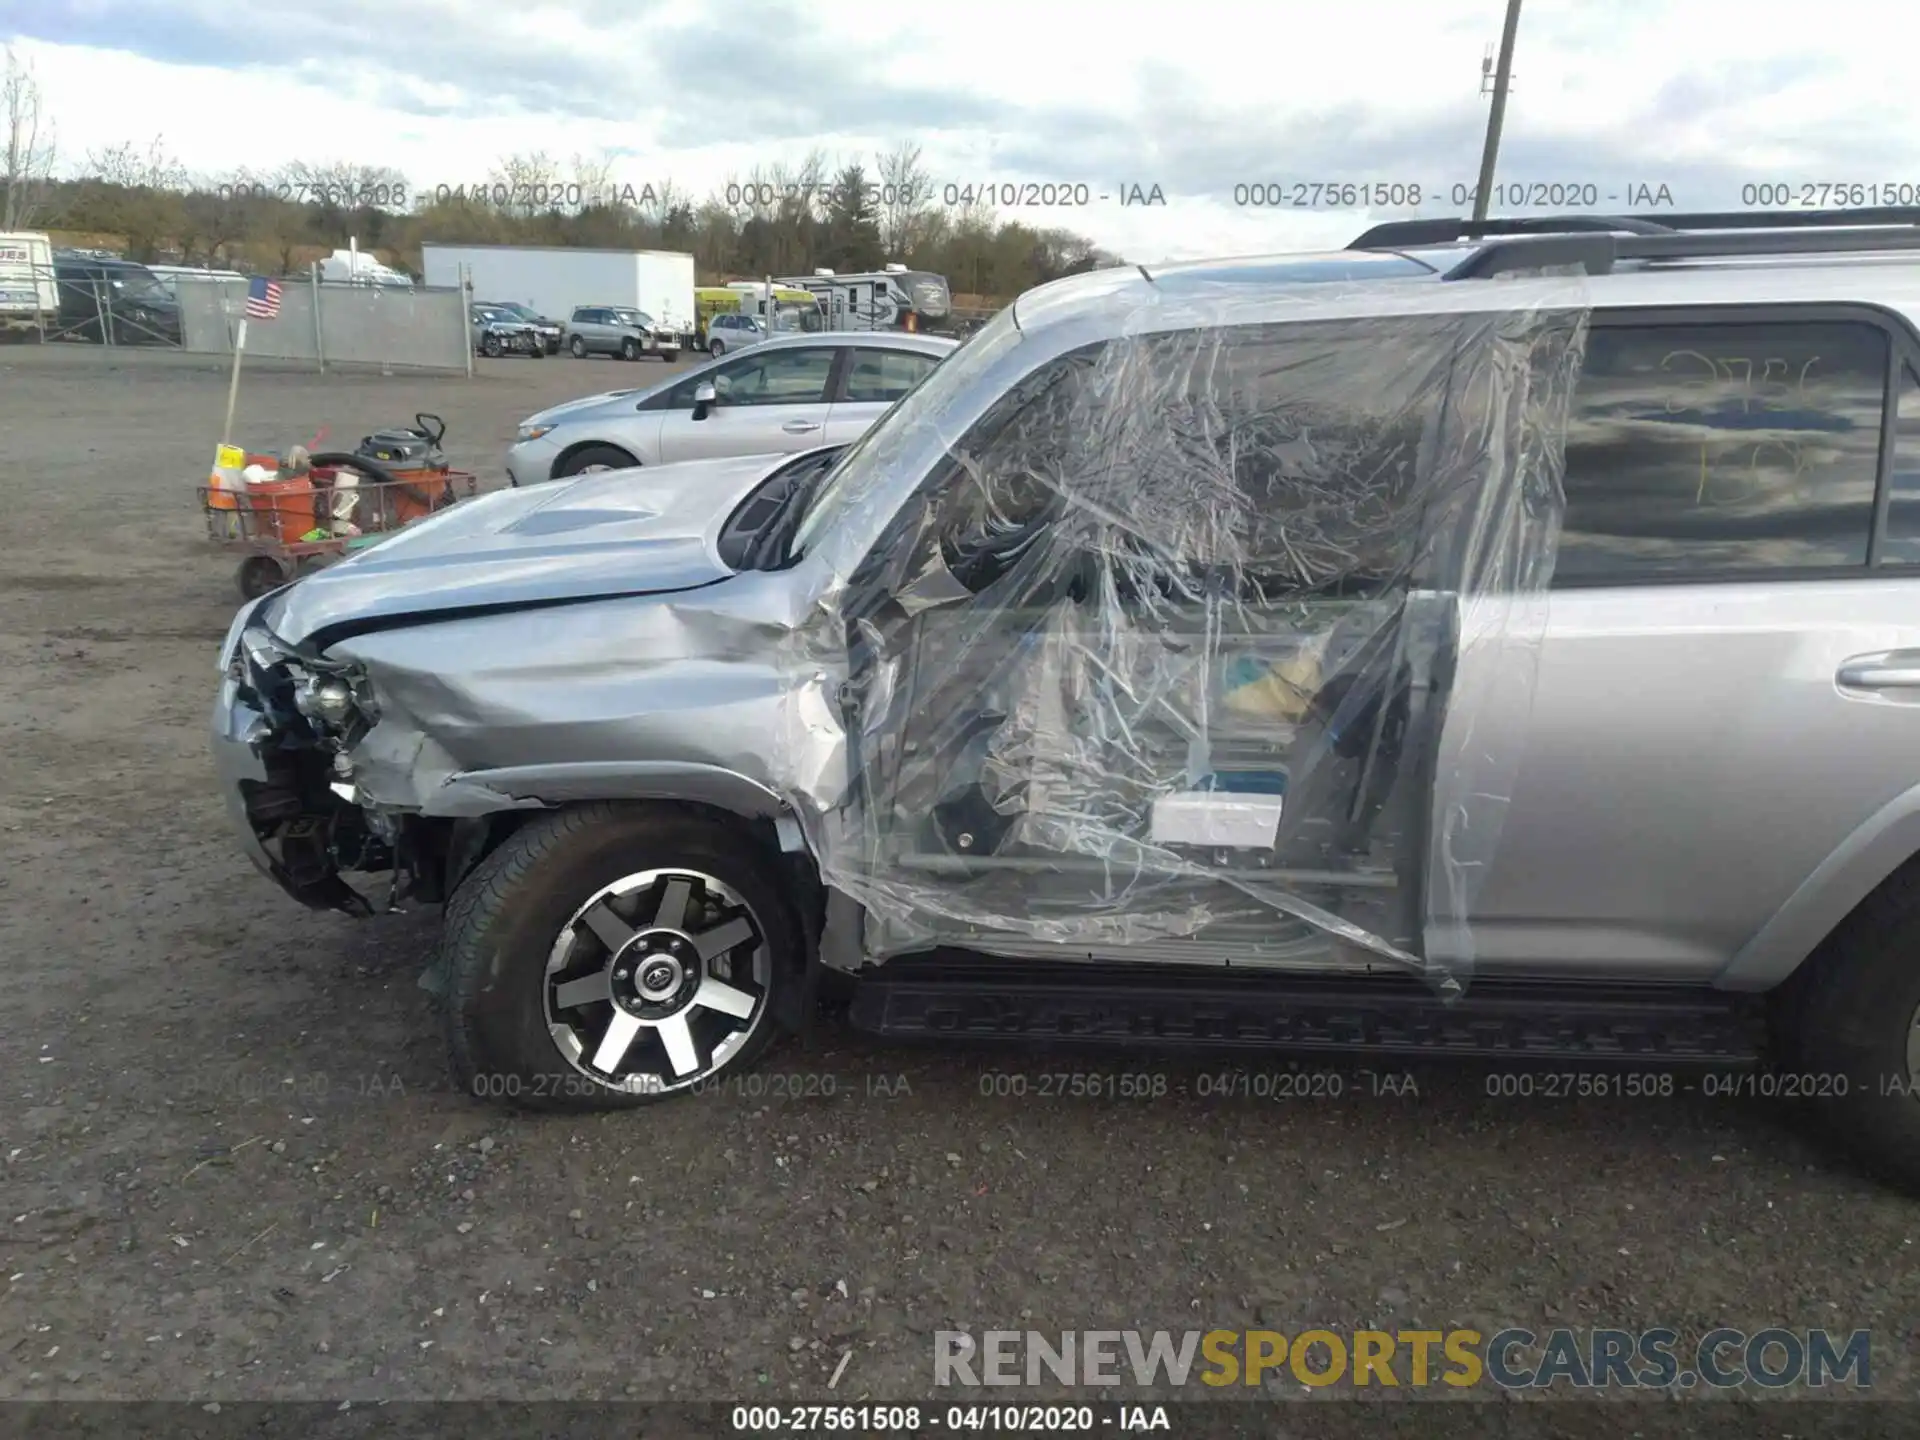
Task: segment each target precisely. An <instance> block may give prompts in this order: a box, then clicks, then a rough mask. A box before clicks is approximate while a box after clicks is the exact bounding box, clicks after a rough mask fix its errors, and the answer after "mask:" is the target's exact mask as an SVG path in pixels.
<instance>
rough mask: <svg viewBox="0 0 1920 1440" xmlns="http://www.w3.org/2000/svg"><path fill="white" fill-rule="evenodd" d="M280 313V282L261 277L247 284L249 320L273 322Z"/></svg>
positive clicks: (256, 277)
mask: <svg viewBox="0 0 1920 1440" xmlns="http://www.w3.org/2000/svg"><path fill="white" fill-rule="evenodd" d="M279 313H280V282H279V281H278V280H263V279H261V278H260V277H259V276H257V275H256V276H255V277H254V278H253V279H251V280H249V281H248V282H247V319H249V320H271V319H273V317H274V316H276V315H278V314H279Z"/></svg>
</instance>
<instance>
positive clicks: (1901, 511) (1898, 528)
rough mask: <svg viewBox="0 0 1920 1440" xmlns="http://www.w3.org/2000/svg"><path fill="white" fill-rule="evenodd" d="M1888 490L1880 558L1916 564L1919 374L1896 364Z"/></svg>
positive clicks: (1919, 558)
mask: <svg viewBox="0 0 1920 1440" xmlns="http://www.w3.org/2000/svg"><path fill="white" fill-rule="evenodd" d="M1893 423H1894V441H1893V473H1892V474H1891V475H1890V476H1889V477H1888V479H1887V488H1888V489H1889V490H1890V491H1891V492H1892V493H1891V495H1890V496H1889V497H1888V502H1887V536H1886V541H1885V543H1884V544H1883V545H1882V546H1881V548H1880V559H1881V561H1882V563H1884V564H1888V565H1920V375H1915V374H1914V373H1913V367H1912V366H1911V365H1903V366H1901V367H1900V408H1899V410H1898V411H1897V412H1896V414H1895V415H1894V422H1893Z"/></svg>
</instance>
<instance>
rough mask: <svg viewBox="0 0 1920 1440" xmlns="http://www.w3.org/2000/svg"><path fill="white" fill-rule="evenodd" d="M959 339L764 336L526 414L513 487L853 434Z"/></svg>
mask: <svg viewBox="0 0 1920 1440" xmlns="http://www.w3.org/2000/svg"><path fill="white" fill-rule="evenodd" d="M955 348H956V343H955V342H954V341H952V340H949V339H946V338H945V337H943V336H937V335H911V334H886V333H881V334H854V333H842V334H836V335H792V336H786V335H783V336H779V337H776V338H775V339H772V340H764V341H762V342H760V343H759V344H757V345H755V346H754V347H753V349H751V350H750V351H748V352H747V353H746V354H744V355H721V356H719V357H717V358H715V359H712V360H709V361H707V362H706V363H705V364H703V365H698V366H695V367H694V368H693V369H691V370H683V371H680V372H678V373H677V374H675V375H673V376H671V377H670V378H668V379H666V380H663V381H661V382H660V383H659V384H657V385H653V386H649V387H648V388H646V389H643V390H615V391H610V392H608V393H606V394H602V395H589V396H587V397H586V398H584V399H581V400H574V401H570V402H568V403H567V404H564V405H556V406H554V407H553V408H552V409H549V410H543V411H541V412H540V413H539V414H538V415H530V416H528V417H527V418H526V419H525V420H523V421H522V422H521V423H520V427H519V432H518V436H519V438H518V441H517V443H516V444H515V445H514V447H513V448H512V449H511V450H509V451H508V452H507V473H508V475H509V476H510V477H511V479H512V481H513V483H514V484H515V485H537V484H539V483H541V482H542V481H545V480H559V479H563V478H565V477H567V476H570V475H583V474H585V473H587V472H588V471H592V470H621V469H627V468H629V467H632V466H636V465H669V464H673V463H674V462H676V461H680V460H705V459H716V458H721V457H725V456H730V455H779V454H790V453H793V452H795V451H799V450H810V449H812V448H814V447H815V446H819V445H846V444H850V443H852V442H853V441H854V440H857V439H858V438H859V437H860V436H861V435H862V434H864V433H865V432H866V430H867V427H868V426H870V425H872V424H873V422H874V421H876V420H878V419H879V418H880V417H881V416H882V415H883V414H885V413H886V411H887V409H888V407H889V406H891V405H892V404H893V403H894V401H896V400H898V399H899V398H900V397H901V396H902V395H904V394H906V393H907V391H909V390H911V389H912V388H913V387H914V386H915V385H917V384H919V383H920V381H921V380H922V379H923V378H924V377H925V376H926V375H927V374H928V373H929V372H930V371H932V369H933V368H934V367H935V366H936V365H938V364H939V363H940V361H941V360H942V359H944V358H945V357H946V356H947V355H949V354H951V353H952V352H953V350H954V349H955Z"/></svg>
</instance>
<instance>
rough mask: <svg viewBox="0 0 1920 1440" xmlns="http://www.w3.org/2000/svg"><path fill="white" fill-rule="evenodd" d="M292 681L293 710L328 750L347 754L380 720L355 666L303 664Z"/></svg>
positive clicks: (369, 692) (364, 678) (367, 688)
mask: <svg viewBox="0 0 1920 1440" xmlns="http://www.w3.org/2000/svg"><path fill="white" fill-rule="evenodd" d="M301 668H302V672H303V673H301V675H300V676H299V678H298V679H296V680H295V682H294V687H293V708H294V709H295V710H297V711H299V712H300V714H302V715H304V716H305V717H306V719H307V722H308V724H309V725H311V726H312V727H313V730H314V732H315V734H316V736H317V738H319V740H320V741H321V743H322V744H323V745H325V746H327V748H329V749H333V750H337V751H346V750H348V749H351V748H352V747H353V746H354V745H356V744H358V743H359V741H360V739H361V737H362V736H364V735H365V734H366V733H367V731H368V730H370V729H372V728H373V722H374V721H375V720H376V719H377V718H379V717H378V713H377V711H376V710H375V708H374V704H373V693H372V688H371V687H370V686H369V685H368V684H367V679H366V676H365V674H364V673H362V672H361V671H360V670H359V669H358V667H354V666H347V665H335V664H327V663H326V662H317V663H316V662H314V661H305V662H303V664H302V667H301Z"/></svg>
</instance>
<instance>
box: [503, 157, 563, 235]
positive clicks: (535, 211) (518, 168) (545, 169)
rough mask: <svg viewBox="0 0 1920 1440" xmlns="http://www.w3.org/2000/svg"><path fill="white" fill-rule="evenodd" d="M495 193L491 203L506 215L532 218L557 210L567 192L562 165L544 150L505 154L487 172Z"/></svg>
mask: <svg viewBox="0 0 1920 1440" xmlns="http://www.w3.org/2000/svg"><path fill="white" fill-rule="evenodd" d="M487 181H488V183H489V184H490V185H491V186H492V187H493V193H492V194H491V195H489V196H488V197H487V200H488V203H489V204H490V205H492V207H493V208H494V209H496V210H498V211H501V212H502V213H503V214H507V215H518V216H521V217H522V218H526V219H530V218H532V217H533V216H535V215H543V214H545V213H546V212H548V211H549V210H556V209H558V208H559V207H560V202H561V200H562V199H563V198H564V196H565V194H566V184H565V182H564V181H562V180H561V178H560V167H559V166H558V165H557V164H555V163H554V161H553V160H552V158H551V157H549V156H548V155H547V153H546V152H545V151H544V150H535V151H534V152H532V153H531V154H527V155H506V156H502V157H501V159H500V161H499V162H498V163H497V164H496V165H494V167H493V168H492V169H491V170H490V171H488V173H487Z"/></svg>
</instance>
